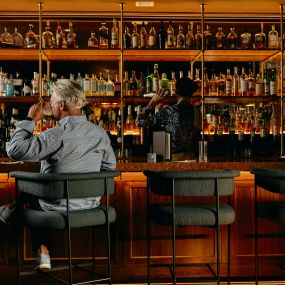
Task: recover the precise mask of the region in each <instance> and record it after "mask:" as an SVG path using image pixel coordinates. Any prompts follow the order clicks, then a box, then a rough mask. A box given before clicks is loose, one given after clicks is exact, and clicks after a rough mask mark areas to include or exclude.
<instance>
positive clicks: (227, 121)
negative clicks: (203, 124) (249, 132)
mask: <svg viewBox="0 0 285 285" xmlns="http://www.w3.org/2000/svg"><path fill="white" fill-rule="evenodd" d="M222 120H223V123H224V133H225V134H228V133H229V128H230V122H231V115H230V111H229V106H228V105H225V107H224V110H223V115H222Z"/></svg>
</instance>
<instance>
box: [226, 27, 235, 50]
mask: <svg viewBox="0 0 285 285" xmlns="http://www.w3.org/2000/svg"><path fill="white" fill-rule="evenodd" d="M227 47H228V49H236V48H237V34H236V32H235V28H230V32H229V33H228V35H227Z"/></svg>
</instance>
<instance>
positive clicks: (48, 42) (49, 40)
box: [42, 23, 54, 48]
mask: <svg viewBox="0 0 285 285" xmlns="http://www.w3.org/2000/svg"><path fill="white" fill-rule="evenodd" d="M53 47H54V36H53V33H52V32H51V31H50V26H49V23H47V26H46V30H45V32H43V34H42V48H53Z"/></svg>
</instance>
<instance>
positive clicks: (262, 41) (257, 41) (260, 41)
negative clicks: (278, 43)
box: [254, 23, 266, 49]
mask: <svg viewBox="0 0 285 285" xmlns="http://www.w3.org/2000/svg"><path fill="white" fill-rule="evenodd" d="M254 45H255V49H265V48H266V35H265V34H264V32H263V23H261V24H260V32H259V33H256V34H255V35H254Z"/></svg>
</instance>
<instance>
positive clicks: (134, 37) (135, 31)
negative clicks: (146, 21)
mask: <svg viewBox="0 0 285 285" xmlns="http://www.w3.org/2000/svg"><path fill="white" fill-rule="evenodd" d="M132 48H133V49H137V48H139V34H138V28H137V23H134V27H133V33H132Z"/></svg>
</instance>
